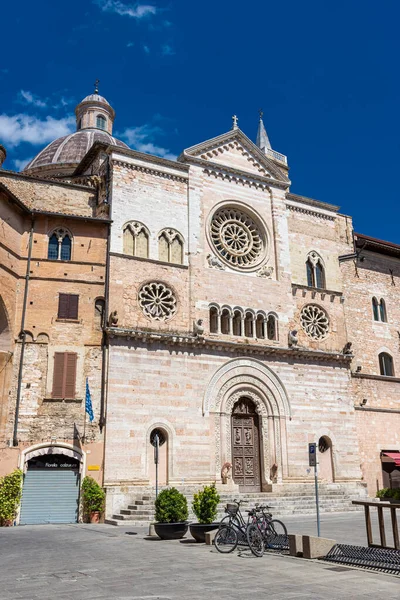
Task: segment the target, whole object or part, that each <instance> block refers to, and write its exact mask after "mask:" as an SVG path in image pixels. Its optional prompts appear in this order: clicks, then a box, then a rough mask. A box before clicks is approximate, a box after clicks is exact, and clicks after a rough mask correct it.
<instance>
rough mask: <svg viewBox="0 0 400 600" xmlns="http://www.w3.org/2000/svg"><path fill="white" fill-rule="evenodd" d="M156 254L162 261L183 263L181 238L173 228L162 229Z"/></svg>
mask: <svg viewBox="0 0 400 600" xmlns="http://www.w3.org/2000/svg"><path fill="white" fill-rule="evenodd" d="M158 255H159V259H160V260H162V261H163V262H169V263H173V264H176V265H181V264H183V239H182V236H181V234H180V233H179V232H178V231H176V230H175V229H164V231H162V232H161V233H160V235H159V238H158Z"/></svg>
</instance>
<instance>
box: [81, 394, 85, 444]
mask: <svg viewBox="0 0 400 600" xmlns="http://www.w3.org/2000/svg"><path fill="white" fill-rule="evenodd" d="M85 437H86V403H85V416H84V419H83V438H82V442H83V443H85V441H86V440H85Z"/></svg>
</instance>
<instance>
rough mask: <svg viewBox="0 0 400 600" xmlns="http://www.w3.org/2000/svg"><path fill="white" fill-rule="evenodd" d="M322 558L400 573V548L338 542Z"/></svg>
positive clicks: (395, 573) (394, 573)
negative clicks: (367, 546) (389, 548)
mask: <svg viewBox="0 0 400 600" xmlns="http://www.w3.org/2000/svg"><path fill="white" fill-rule="evenodd" d="M322 560H327V561H331V562H335V563H341V564H346V565H349V566H356V567H362V568H364V569H373V570H377V571H381V572H383V573H390V574H392V575H400V550H394V549H393V550H388V549H384V548H364V547H363V546H348V545H346V544H336V546H334V547H333V548H332V550H330V551H329V552H328V554H327V555H326V556H325V557H324V558H323V559H322Z"/></svg>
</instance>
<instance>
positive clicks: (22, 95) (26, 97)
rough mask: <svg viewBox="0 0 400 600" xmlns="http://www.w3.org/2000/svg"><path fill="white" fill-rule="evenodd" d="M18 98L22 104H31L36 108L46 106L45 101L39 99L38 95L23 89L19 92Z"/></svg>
mask: <svg viewBox="0 0 400 600" xmlns="http://www.w3.org/2000/svg"><path fill="white" fill-rule="evenodd" d="M19 100H20V102H22V103H23V104H33V106H37V107H38V108H46V106H47V103H46V102H45V101H44V100H41V99H40V98H39V96H36V95H35V94H32V92H28V91H25V90H21V91H20V92H19Z"/></svg>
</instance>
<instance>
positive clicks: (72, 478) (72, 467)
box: [19, 446, 82, 525]
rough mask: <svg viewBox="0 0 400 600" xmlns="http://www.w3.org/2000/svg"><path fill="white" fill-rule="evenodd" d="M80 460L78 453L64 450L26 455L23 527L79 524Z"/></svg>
mask: <svg viewBox="0 0 400 600" xmlns="http://www.w3.org/2000/svg"><path fill="white" fill-rule="evenodd" d="M81 461H82V457H81V456H80V455H79V454H78V452H76V451H74V450H70V449H67V448H62V447H54V446H48V447H43V448H38V449H37V450H33V451H31V452H29V453H27V454H26V456H25V468H24V471H25V474H24V484H23V488H22V500H21V515H20V520H19V522H20V525H36V524H43V523H76V522H77V521H78V515H79V490H80V470H81Z"/></svg>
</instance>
